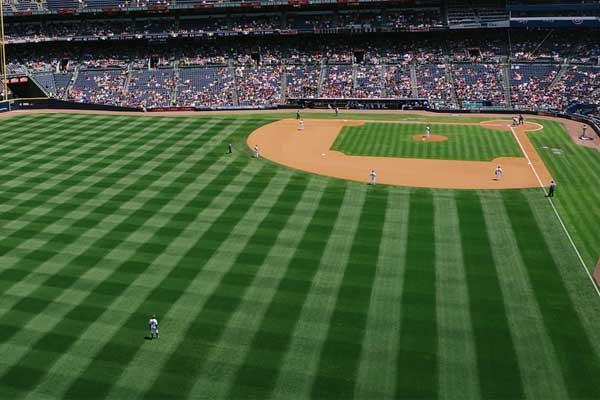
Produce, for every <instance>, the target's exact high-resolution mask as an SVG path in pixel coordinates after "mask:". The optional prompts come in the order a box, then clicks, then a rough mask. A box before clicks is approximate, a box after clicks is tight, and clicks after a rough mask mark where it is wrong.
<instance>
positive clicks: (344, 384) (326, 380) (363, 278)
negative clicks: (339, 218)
mask: <svg viewBox="0 0 600 400" xmlns="http://www.w3.org/2000/svg"><path fill="white" fill-rule="evenodd" d="M387 198H388V192H387V191H383V190H381V189H378V190H370V191H369V192H368V193H367V198H366V199H365V202H364V204H363V209H362V213H361V215H360V220H359V221H358V227H357V230H356V234H355V236H354V241H353V243H352V248H351V250H350V256H349V257H348V263H347V264H346V269H345V271H344V276H343V279H342V282H341V285H340V289H339V292H338V296H337V300H336V304H335V307H334V310H333V314H332V315H331V319H330V320H329V329H328V331H327V337H326V339H325V342H324V344H323V349H322V350H321V358H320V362H319V367H318V369H317V372H316V377H315V381H314V383H313V387H312V396H313V397H315V398H343V399H345V398H351V397H353V394H354V386H355V383H356V375H357V372H358V363H359V360H360V355H361V352H362V350H363V339H364V335H365V329H366V325H367V313H368V311H369V304H370V301H371V290H372V289H373V280H374V279H375V272H376V270H377V261H378V257H379V246H380V244H381V237H382V236H383V225H384V223H385V215H386V210H387V206H388V204H387Z"/></svg>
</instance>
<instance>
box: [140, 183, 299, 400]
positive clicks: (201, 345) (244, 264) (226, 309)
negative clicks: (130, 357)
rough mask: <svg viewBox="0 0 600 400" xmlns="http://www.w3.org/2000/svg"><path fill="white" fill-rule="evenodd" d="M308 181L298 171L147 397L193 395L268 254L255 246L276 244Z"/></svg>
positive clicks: (238, 256)
mask: <svg viewBox="0 0 600 400" xmlns="http://www.w3.org/2000/svg"><path fill="white" fill-rule="evenodd" d="M307 184H308V181H307V179H306V177H305V176H300V175H298V174H296V175H294V177H293V179H292V180H291V181H290V182H289V183H288V184H287V185H286V187H285V188H284V189H283V191H282V192H281V194H280V195H279V197H278V199H277V201H276V203H275V205H274V206H273V209H272V210H273V212H271V213H269V214H268V215H267V216H266V217H265V219H263V221H262V222H261V223H260V225H259V226H258V227H257V229H256V230H255V232H254V234H253V236H252V237H251V238H250V239H249V240H248V242H247V243H246V245H245V246H244V249H242V251H241V252H240V253H239V254H238V255H237V257H236V259H235V261H234V262H233V265H232V267H231V269H230V270H229V271H227V273H225V275H223V278H222V279H221V281H220V282H219V284H218V285H217V287H216V288H215V290H214V292H213V293H212V294H211V295H210V297H209V298H208V299H207V300H206V303H205V304H204V307H203V308H202V309H201V310H200V311H199V313H198V314H197V315H196V316H195V317H194V320H193V321H192V323H191V324H190V326H189V328H188V329H187V331H186V332H185V334H184V337H183V339H182V341H181V343H180V345H179V346H178V347H177V348H176V349H175V350H174V351H173V352H171V356H170V357H169V359H168V360H167V361H166V363H165V365H164V366H163V371H164V372H165V373H164V374H161V375H160V376H159V377H158V379H157V380H156V381H155V382H154V383H153V385H152V386H151V388H150V389H149V390H148V391H147V392H146V397H148V398H152V397H155V396H157V394H159V396H161V397H162V398H167V397H172V396H180V397H186V396H188V395H189V392H190V390H191V389H192V387H193V385H194V383H195V379H194V377H196V376H198V375H200V373H201V372H202V368H203V366H204V361H205V360H206V355H207V354H208V353H210V351H211V350H212V348H213V347H214V346H215V345H218V343H219V342H220V339H221V336H222V335H223V332H224V331H225V329H226V328H227V325H228V323H229V321H230V319H231V317H232V316H233V314H234V313H235V311H236V310H237V309H238V307H239V305H240V304H241V303H242V301H243V298H244V294H245V293H246V291H247V290H248V288H249V287H250V284H251V283H252V281H253V280H254V278H255V275H256V273H257V272H258V271H259V269H260V268H261V267H262V265H263V263H264V261H265V258H266V257H267V255H268V252H267V251H264V252H261V253H254V252H252V249H253V248H254V247H256V246H259V245H260V246H265V247H266V248H270V247H271V246H273V244H274V243H275V241H276V240H277V237H278V235H279V233H280V232H281V231H282V229H283V228H284V227H285V224H286V223H287V220H288V218H287V217H288V216H289V215H291V214H292V213H293V212H294V209H295V207H296V205H297V203H298V201H300V199H301V198H302V194H303V193H304V191H305V190H306V187H307ZM276 210H278V211H279V212H276ZM174 368H179V369H181V368H184V369H185V371H186V375H185V377H180V376H174V375H170V374H168V371H171V370H173V369H174Z"/></svg>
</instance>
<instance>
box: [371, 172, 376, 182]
mask: <svg viewBox="0 0 600 400" xmlns="http://www.w3.org/2000/svg"><path fill="white" fill-rule="evenodd" d="M376 179H377V173H376V172H375V170H371V185H374V184H375V180H376Z"/></svg>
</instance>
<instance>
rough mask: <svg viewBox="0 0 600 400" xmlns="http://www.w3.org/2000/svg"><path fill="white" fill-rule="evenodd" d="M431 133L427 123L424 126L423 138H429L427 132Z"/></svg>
mask: <svg viewBox="0 0 600 400" xmlns="http://www.w3.org/2000/svg"><path fill="white" fill-rule="evenodd" d="M430 133H431V128H429V125H427V126H426V127H425V139H429V134H430Z"/></svg>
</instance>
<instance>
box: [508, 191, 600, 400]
mask: <svg viewBox="0 0 600 400" xmlns="http://www.w3.org/2000/svg"><path fill="white" fill-rule="evenodd" d="M502 197H503V199H504V203H505V206H506V209H507V212H508V215H509V218H510V220H511V222H512V227H513V232H514V235H515V238H516V240H517V243H518V245H519V249H520V251H521V255H522V257H523V262H524V263H525V265H526V266H527V272H528V274H529V278H530V282H531V284H532V286H533V288H534V293H535V296H536V299H537V302H538V304H539V307H540V311H541V313H542V317H543V322H544V326H545V327H546V331H547V332H548V335H549V336H550V340H551V342H552V344H553V347H554V351H555V353H556V356H557V358H558V359H559V365H560V366H561V369H562V373H563V377H564V380H565V384H566V387H567V391H568V393H569V395H570V396H571V397H572V398H599V397H600V388H598V386H597V385H595V384H594V377H595V376H599V375H600V363H599V361H600V360H599V359H598V356H597V355H596V354H595V352H594V349H593V347H592V345H591V343H590V342H589V338H588V336H587V335H586V333H585V329H584V328H583V325H582V323H581V320H580V319H579V316H578V315H577V313H576V312H575V309H574V307H573V303H572V301H571V298H570V296H569V293H568V291H567V288H566V287H565V284H564V282H563V280H562V278H561V275H560V272H559V269H558V266H557V265H556V262H555V261H554V259H553V258H552V257H549V254H550V250H549V249H548V246H547V244H546V242H545V240H544V238H543V235H542V232H541V228H540V227H539V226H538V225H537V223H536V221H535V218H534V215H533V213H532V211H531V209H530V208H529V205H528V204H527V201H526V199H525V197H524V195H523V194H522V193H520V192H516V191H514V192H506V193H503V196H502ZM515 204H518V205H519V206H518V207H515V206H514V205H515Z"/></svg>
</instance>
